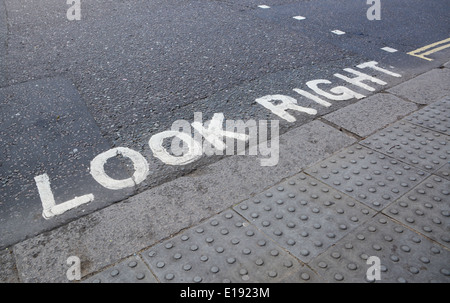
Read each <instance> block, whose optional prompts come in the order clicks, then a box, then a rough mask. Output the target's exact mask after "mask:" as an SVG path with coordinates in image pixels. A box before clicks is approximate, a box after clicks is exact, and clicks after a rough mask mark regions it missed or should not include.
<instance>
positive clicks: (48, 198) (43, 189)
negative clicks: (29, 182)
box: [34, 174, 94, 220]
mask: <svg viewBox="0 0 450 303" xmlns="http://www.w3.org/2000/svg"><path fill="white" fill-rule="evenodd" d="M34 181H35V182H36V186H37V189H38V193H39V197H40V198H41V202H42V208H43V211H42V216H43V217H44V219H46V220H48V219H50V218H52V217H54V216H57V215H60V214H63V213H65V212H66V211H68V210H71V209H74V208H76V207H78V206H80V205H83V204H86V203H89V202H92V201H94V195H93V194H87V195H83V196H81V197H75V198H74V199H72V200H69V201H66V202H63V203H60V204H58V205H57V204H56V202H55V197H54V196H53V192H52V189H51V187H50V178H49V177H48V175H47V174H42V175H39V176H36V177H34Z"/></svg>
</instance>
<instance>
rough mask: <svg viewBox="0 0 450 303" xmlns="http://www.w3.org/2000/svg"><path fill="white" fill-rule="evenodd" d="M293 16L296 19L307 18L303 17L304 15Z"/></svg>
mask: <svg viewBox="0 0 450 303" xmlns="http://www.w3.org/2000/svg"><path fill="white" fill-rule="evenodd" d="M292 18H294V19H296V20H305V19H306V18H305V17H303V16H295V17H292Z"/></svg>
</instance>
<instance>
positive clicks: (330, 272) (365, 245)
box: [309, 214, 450, 283]
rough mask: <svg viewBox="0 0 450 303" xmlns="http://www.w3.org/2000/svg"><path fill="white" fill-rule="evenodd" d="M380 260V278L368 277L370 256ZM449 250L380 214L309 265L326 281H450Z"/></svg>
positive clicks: (370, 264)
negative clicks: (376, 279)
mask: <svg viewBox="0 0 450 303" xmlns="http://www.w3.org/2000/svg"><path fill="white" fill-rule="evenodd" d="M372 256H375V257H378V258H379V259H380V267H379V269H380V278H381V280H378V281H374V280H372V279H370V277H369V279H368V277H367V276H366V274H367V271H368V269H369V267H370V266H372V265H374V263H369V264H368V263H367V262H368V261H370V260H369V258H370V257H372ZM448 260H450V252H449V251H448V250H446V249H445V248H443V247H441V246H440V245H439V244H437V243H434V242H432V241H431V240H429V239H427V238H425V237H423V236H421V235H419V234H417V233H415V232H413V231H411V230H409V229H408V228H406V227H403V226H401V225H400V224H398V223H396V222H394V221H392V220H390V219H389V218H387V217H386V216H384V215H383V214H378V215H377V216H375V217H374V218H373V219H371V220H370V221H368V222H366V223H364V224H363V225H361V226H359V227H358V228H357V229H356V230H355V231H354V232H353V233H351V234H348V235H347V236H346V237H344V238H343V239H342V240H341V241H339V242H338V243H337V244H336V245H334V246H333V247H331V248H329V249H328V250H327V251H326V252H325V253H323V254H321V255H320V256H319V257H318V258H316V259H314V260H313V261H312V262H311V263H310V264H309V266H310V267H312V269H313V270H315V271H317V273H318V274H319V275H320V276H321V277H323V278H324V279H325V280H326V281H327V282H343V283H345V282H350V283H358V282H360V283H363V282H375V283H378V282H381V283H383V282H390V283H397V282H412V283H426V282H442V283H448V282H450V276H449V275H448V270H449V268H450V266H449V263H448Z"/></svg>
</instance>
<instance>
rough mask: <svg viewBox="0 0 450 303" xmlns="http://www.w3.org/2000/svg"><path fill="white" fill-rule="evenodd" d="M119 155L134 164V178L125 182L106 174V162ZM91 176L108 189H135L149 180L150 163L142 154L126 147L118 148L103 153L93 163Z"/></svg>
mask: <svg viewBox="0 0 450 303" xmlns="http://www.w3.org/2000/svg"><path fill="white" fill-rule="evenodd" d="M117 155H122V156H123V157H126V158H128V159H130V160H131V161H132V162H133V166H134V174H133V177H131V178H127V179H123V180H116V179H113V178H111V177H110V176H108V175H107V174H106V172H105V163H106V161H108V159H110V158H113V157H114V156H117ZM91 175H92V177H93V178H94V179H95V181H97V182H98V183H100V184H101V185H102V186H104V187H106V188H108V189H112V190H118V189H123V188H127V187H133V186H135V185H137V184H139V183H141V182H142V181H144V180H145V178H147V175H148V163H147V161H146V160H145V158H144V157H143V156H142V155H141V154H140V153H138V152H136V151H134V150H132V149H129V148H126V147H116V148H113V149H110V150H108V151H106V152H104V153H101V154H100V155H98V156H97V157H95V158H94V160H92V161H91Z"/></svg>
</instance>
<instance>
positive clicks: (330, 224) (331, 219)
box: [234, 173, 375, 263]
mask: <svg viewBox="0 0 450 303" xmlns="http://www.w3.org/2000/svg"><path fill="white" fill-rule="evenodd" d="M234 209H235V211H237V212H239V213H240V214H241V215H242V216H244V217H245V218H246V219H247V220H248V221H249V222H251V223H252V224H254V225H255V226H256V227H257V228H258V229H259V230H261V231H262V232H264V233H265V234H266V235H267V236H268V237H271V238H272V239H273V240H275V241H276V242H277V243H278V244H279V245H280V246H281V247H283V248H284V249H286V250H287V251H289V252H290V253H291V254H292V255H294V256H296V257H297V258H298V259H300V260H301V261H302V262H304V263H308V262H309V261H311V260H312V259H313V258H314V257H316V256H317V255H319V254H320V253H322V252H324V251H325V250H326V249H327V248H328V247H330V246H331V245H333V244H334V243H336V242H337V241H339V239H341V238H342V237H344V236H345V235H346V234H348V233H349V232H351V231H352V230H353V229H354V228H355V227H356V226H359V225H361V223H363V222H365V221H366V220H368V219H370V218H371V217H372V216H373V215H374V214H375V212H374V211H373V210H371V209H370V208H368V207H367V206H365V205H363V204H360V203H359V202H357V201H356V200H354V199H352V198H350V197H348V196H346V195H343V194H341V193H340V192H339V191H337V190H335V189H333V188H330V187H329V186H327V185H325V184H323V183H321V182H318V181H317V180H316V179H314V178H311V177H309V176H307V175H305V174H303V173H301V174H299V175H297V176H295V177H293V178H290V179H289V180H287V181H285V182H283V183H281V184H279V185H277V186H274V187H272V188H270V189H268V190H266V191H264V192H262V193H261V194H258V195H256V196H255V197H253V198H252V199H249V200H247V201H244V202H242V203H241V204H239V205H237V206H235V207H234Z"/></svg>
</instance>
